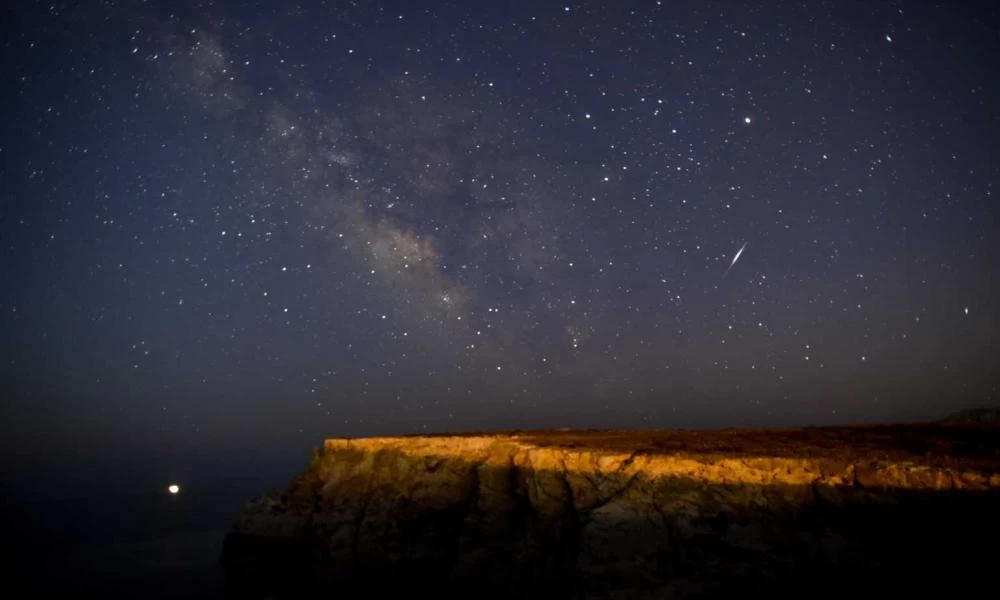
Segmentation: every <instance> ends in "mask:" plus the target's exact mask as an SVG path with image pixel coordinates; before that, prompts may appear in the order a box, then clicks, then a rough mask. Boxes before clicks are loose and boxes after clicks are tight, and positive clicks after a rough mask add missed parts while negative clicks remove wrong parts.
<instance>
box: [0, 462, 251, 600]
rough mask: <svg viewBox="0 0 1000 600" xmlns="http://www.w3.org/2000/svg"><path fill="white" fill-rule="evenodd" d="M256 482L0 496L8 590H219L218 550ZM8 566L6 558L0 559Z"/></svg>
mask: <svg viewBox="0 0 1000 600" xmlns="http://www.w3.org/2000/svg"><path fill="white" fill-rule="evenodd" d="M268 489H269V487H268V484H266V483H264V482H260V481H246V482H236V483H234V482H227V484H226V485H216V486H212V487H202V488H193V489H188V488H183V487H182V488H181V490H180V492H179V493H178V494H176V495H172V494H170V493H169V492H168V491H167V489H166V488H165V487H164V489H163V490H156V491H145V492H143V493H137V494H116V495H110V496H101V495H97V496H90V497H78V498H61V499H58V500H51V499H46V500H23V499H17V498H16V497H15V498H12V497H11V496H10V495H7V497H6V498H5V499H4V504H5V506H4V507H3V508H4V512H3V516H4V519H5V520H9V525H8V527H6V528H5V529H7V531H8V532H9V533H10V534H11V535H9V536H8V538H7V540H5V541H6V542H7V543H5V546H7V548H8V552H9V556H12V558H13V562H12V564H13V566H14V574H15V580H20V584H19V585H18V586H16V587H14V588H13V589H18V590H19V591H21V595H24V594H25V593H27V594H30V595H32V596H34V595H37V594H56V595H59V596H72V597H74V598H173V599H176V598H223V597H225V585H224V578H223V573H222V569H221V567H220V564H219V556H220V553H221V552H222V543H223V540H224V539H225V536H226V533H227V532H228V531H229V530H230V529H231V527H232V525H233V523H234V521H235V519H236V516H237V514H238V513H239V511H240V510H241V509H242V507H243V506H244V505H245V503H246V502H247V500H249V499H252V498H254V497H257V496H260V495H261V494H263V493H265V492H266V491H267V490H268ZM8 564H11V563H10V562H8Z"/></svg>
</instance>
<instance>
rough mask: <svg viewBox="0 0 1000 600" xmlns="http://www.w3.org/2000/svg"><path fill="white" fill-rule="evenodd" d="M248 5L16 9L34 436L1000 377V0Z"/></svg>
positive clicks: (551, 416)
mask: <svg viewBox="0 0 1000 600" xmlns="http://www.w3.org/2000/svg"><path fill="white" fill-rule="evenodd" d="M243 4H244V3H235V4H232V5H222V4H207V5H204V6H201V5H199V6H197V7H196V6H194V5H188V4H174V3H161V4H155V3H154V4H153V5H151V6H150V5H138V4H137V5H129V6H127V7H104V8H97V7H93V6H83V7H69V6H63V5H51V6H50V5H30V6H19V7H16V8H14V9H11V10H12V11H13V18H12V19H7V20H6V22H5V24H4V27H5V31H6V35H5V36H4V39H5V42H4V44H3V52H4V60H3V64H4V65H5V66H4V70H5V74H6V77H5V80H6V81H8V82H10V85H9V86H8V87H7V91H6V93H5V97H6V98H7V100H8V102H7V106H8V107H10V108H8V109H7V110H5V111H4V116H3V140H2V148H0V150H2V153H0V159H2V162H3V166H2V177H3V181H4V187H3V195H4V209H3V212H2V215H0V231H2V238H0V239H2V243H3V248H4V271H5V273H6V284H5V286H4V288H3V294H2V297H0V309H2V314H3V317H2V318H3V330H4V331H5V332H6V333H5V335H4V361H3V365H4V366H3V377H4V382H5V383H4V385H5V389H6V395H7V396H8V398H9V401H8V402H7V403H6V406H5V409H4V410H5V416H6V417H7V418H5V421H6V422H7V423H8V427H9V429H10V435H9V436H6V437H7V438H8V439H10V440H12V441H13V443H16V444H21V445H22V446H23V445H24V444H35V445H44V444H45V443H46V441H47V440H51V439H53V437H54V436H64V437H65V436H69V437H70V438H72V439H73V440H76V441H77V442H79V443H80V444H82V445H83V446H94V447H102V445H115V444H124V443H127V444H130V445H131V446H130V447H135V448H145V447H146V446H147V445H156V444H161V445H169V446H171V447H182V448H183V447H198V448H211V447H215V446H217V445H218V446H226V447H239V446H241V445H253V444H254V443H256V442H254V441H253V440H257V441H260V443H267V444H277V445H279V446H280V445H282V444H290V445H294V444H301V443H303V440H305V441H309V442H311V441H315V440H316V439H319V438H320V437H322V436H324V435H365V434H379V433H397V432H416V431H430V430H438V431H440V430H453V429H468V428H494V427H534V426H549V427H558V426H574V427H675V426H677V427H687V426H729V425H761V424H765V425H779V424H788V423H833V422H845V421H850V422H854V421H872V420H875V421H879V420H910V419H918V418H929V417H935V416H938V415H943V414H947V413H949V412H951V411H953V410H956V409H959V408H964V407H967V406H974V405H980V404H989V403H991V402H995V400H996V385H997V377H996V375H995V374H993V372H992V371H991V365H992V360H991V358H990V357H993V356H995V355H996V353H997V351H998V350H1000V349H998V348H997V338H996V335H995V331H996V319H997V317H998V301H997V296H996V293H995V291H994V289H993V287H992V284H991V278H992V277H993V275H995V274H996V273H997V244H996V241H995V240H996V239H997V238H996V234H997V233H998V232H997V227H996V223H997V219H996V217H997V215H996V207H995V201H994V198H993V191H994V187H995V184H996V182H997V180H998V166H997V165H998V164H1000V163H998V161H997V160H996V152H995V149H996V143H997V139H998V135H997V134H998V120H997V116H996V102H997V91H998V90H997V83H996V82H997V78H996V73H997V72H998V69H997V67H998V66H1000V65H998V64H997V63H998V58H997V57H998V56H1000V51H998V50H1000V48H998V40H997V33H996V32H997V22H998V21H997V18H996V17H997V9H996V8H993V7H991V6H990V5H989V4H984V5H982V6H976V5H962V6H961V7H955V6H952V5H951V4H949V5H942V6H940V7H933V6H923V5H916V4H914V3H891V2H890V3H870V2H847V3H840V2H835V3H824V2H804V3H803V2H798V3H785V2H774V3H766V6H761V7H759V8H748V7H746V6H744V5H743V3H735V2H734V3H729V2H727V3H702V2H655V1H648V2H634V3H632V2H623V3H614V6H611V4H612V3H607V2H603V3H592V4H577V3H571V4H554V3H553V4H549V3H537V2H536V3H520V2H513V3H477V2H455V3H436V4H435V3H410V2H398V3H367V2H358V3H332V4H322V3H312V2H306V3H302V4H300V5H296V6H295V7H292V6H290V5H286V4H285V3H274V5H273V6H266V7H260V6H254V7H249V6H243ZM418 4H419V6H418ZM747 240H752V242H753V243H752V244H751V246H752V248H751V250H752V252H751V251H747V252H746V253H743V254H742V256H740V255H739V254H737V255H736V257H737V258H738V259H739V264H738V265H735V263H736V259H735V258H733V249H734V248H740V249H741V251H742V248H741V246H743V247H746V245H747ZM727 268H732V270H731V271H727ZM70 432H71V433H70Z"/></svg>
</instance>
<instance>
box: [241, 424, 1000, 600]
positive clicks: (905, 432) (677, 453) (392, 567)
mask: <svg viewBox="0 0 1000 600" xmlns="http://www.w3.org/2000/svg"><path fill="white" fill-rule="evenodd" d="M998 433H1000V430H998V429H995V428H982V427H978V428H977V427H943V426H933V427H929V426H907V427H866V428H836V429H832V428H831V429H799V430H780V431H779V430H774V431H765V430H735V431H733V430H727V431H714V432H690V431H677V432H670V431H663V432H539V433H510V434H470V435H454V436H428V437H400V438H374V439H360V440H344V439H336V440H327V441H326V442H325V444H324V446H323V448H322V449H320V450H319V451H317V452H316V454H315V456H314V457H313V460H312V463H311V465H310V467H309V469H308V470H307V471H306V472H305V473H304V474H303V475H301V476H299V477H298V478H297V479H295V481H293V483H292V484H291V485H290V486H289V488H288V489H287V490H285V491H284V492H283V493H281V494H276V495H272V496H267V497H264V498H261V499H259V500H256V501H253V502H251V503H249V504H248V505H247V507H246V509H245V511H244V513H243V515H242V516H241V518H240V519H239V522H238V523H237V524H236V525H235V526H234V529H233V531H232V533H230V534H229V536H228V537H227V539H226V542H225V546H224V549H223V554H222V563H223V567H224V568H225V571H226V575H227V585H228V592H229V594H230V596H231V597H234V598H266V597H270V598H313V597H316V598H319V597H345V598H347V597H362V596H364V597H378V596H383V595H388V594H405V595H413V594H418V595H424V594H427V595H430V596H431V597H455V598H458V597H463V598H464V597H470V596H475V597H485V598H513V597H518V598H524V597H530V598H542V597H545V598H716V597H734V596H737V595H740V596H745V595H747V594H753V595H767V596H770V597H857V596H860V597H870V596H873V595H876V594H889V595H893V596H899V595H900V594H905V595H909V596H912V597H927V596H934V595H942V596H943V595H947V596H954V595H956V594H960V595H971V594H973V593H975V594H976V595H979V594H982V593H983V592H984V591H987V590H989V589H990V588H993V587H995V586H994V584H993V583H992V579H993V577H992V573H993V569H995V564H996V559H997V557H998V554H1000V553H998V551H997V549H996V541H997V539H998V537H997V534H998V533H1000V518H998V516H997V507H998V506H1000V504H998V500H1000V474H998V473H1000V469H998V468H997V467H998V465H1000V457H998V453H997V450H998V448H1000V445H998V444H997V442H998Z"/></svg>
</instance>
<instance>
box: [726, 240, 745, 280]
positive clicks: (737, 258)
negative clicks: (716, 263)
mask: <svg viewBox="0 0 1000 600" xmlns="http://www.w3.org/2000/svg"><path fill="white" fill-rule="evenodd" d="M749 243H750V242H743V245H742V246H740V249H739V250H737V251H736V256H734V257H733V262H731V263H729V267H728V268H727V269H726V273H729V269H732V268H733V265H735V264H736V261H738V260H739V259H740V254H743V249H744V248H746V247H747V244H749Z"/></svg>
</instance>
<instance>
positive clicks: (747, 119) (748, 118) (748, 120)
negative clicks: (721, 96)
mask: <svg viewBox="0 0 1000 600" xmlns="http://www.w3.org/2000/svg"><path fill="white" fill-rule="evenodd" d="M750 121H751V119H750V117H743V122H744V123H746V124H747V125H749V124H750Z"/></svg>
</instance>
